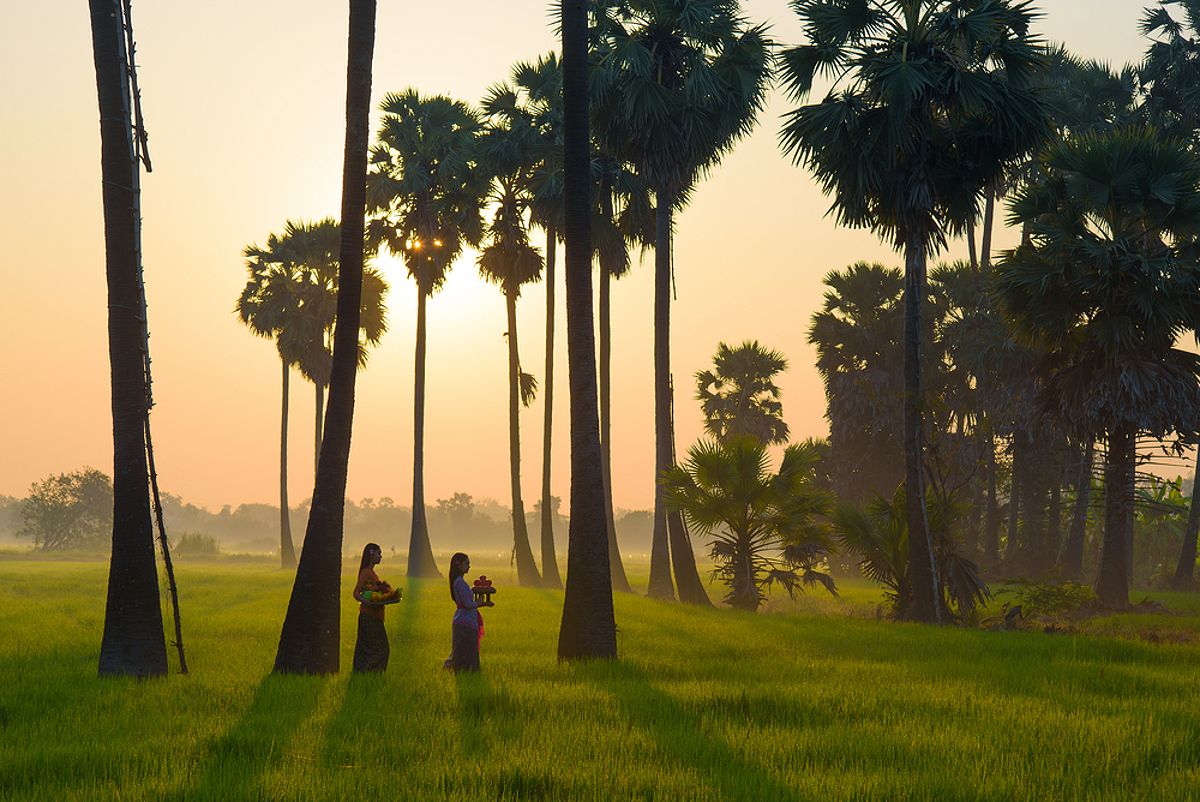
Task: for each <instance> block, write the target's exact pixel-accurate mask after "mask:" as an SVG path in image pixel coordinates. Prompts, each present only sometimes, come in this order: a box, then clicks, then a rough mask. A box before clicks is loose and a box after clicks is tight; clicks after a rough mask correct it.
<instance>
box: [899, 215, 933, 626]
mask: <svg viewBox="0 0 1200 802" xmlns="http://www.w3.org/2000/svg"><path fill="white" fill-rule="evenodd" d="M904 263H905V264H904V486H905V488H906V492H905V494H904V498H905V517H906V519H907V521H908V533H909V534H908V571H909V576H910V577H911V578H912V586H911V588H910V592H911V593H912V604H911V605H909V607H908V610H909V615H910V617H911V618H912V619H913V620H916V621H927V622H933V621H940V620H941V617H942V616H941V608H942V605H941V602H940V598H941V593H940V592H939V590H938V586H937V571H936V570H935V568H934V564H933V559H934V557H933V537H932V533H931V532H930V531H929V524H928V516H927V515H926V512H925V494H924V487H925V482H924V477H923V476H922V470H923V464H924V462H923V455H922V451H923V449H922V443H921V415H922V407H923V404H922V389H921V352H922V348H921V340H922V325H921V307H922V306H923V305H924V302H925V242H924V241H923V240H921V239H920V237H917V236H913V237H910V238H909V240H908V243H907V244H906V246H905V253H904Z"/></svg>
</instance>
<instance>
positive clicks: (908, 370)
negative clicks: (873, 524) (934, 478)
mask: <svg viewBox="0 0 1200 802" xmlns="http://www.w3.org/2000/svg"><path fill="white" fill-rule="evenodd" d="M985 236H986V234H985ZM904 262H905V265H904V487H905V493H904V498H905V503H904V504H905V519H906V520H907V522H908V573H909V576H910V577H911V581H912V587H911V588H910V592H911V593H912V604H911V605H909V606H908V611H909V617H910V618H912V619H913V620H914V621H928V622H932V621H940V620H941V593H940V591H939V590H938V586H937V575H936V573H935V572H934V569H933V539H932V537H931V533H930V532H929V526H928V520H927V516H926V514H925V497H924V492H923V488H924V486H925V483H924V477H923V476H922V475H921V471H922V470H923V456H922V451H923V449H922V443H921V415H922V407H923V404H922V390H921V350H922V348H921V346H922V343H921V340H922V326H921V307H922V306H923V305H924V302H925V243H924V242H923V241H921V240H920V239H919V238H911V239H910V240H909V242H908V244H907V245H906V247H905V254H904Z"/></svg>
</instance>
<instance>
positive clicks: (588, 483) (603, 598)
mask: <svg viewBox="0 0 1200 802" xmlns="http://www.w3.org/2000/svg"><path fill="white" fill-rule="evenodd" d="M562 44H563V47H562V52H563V184H564V199H563V200H564V216H563V222H564V228H563V232H564V234H565V235H566V236H565V240H566V268H567V269H566V276H567V356H568V359H569V361H570V387H571V524H570V531H569V535H568V537H569V543H568V550H567V583H566V594H565V597H564V599H563V615H562V623H561V625H560V627H559V632H558V657H559V659H560V660H573V659H610V660H611V659H615V658H616V656H617V625H616V620H615V618H614V617H613V601H612V580H611V574H610V571H609V566H608V536H607V533H606V527H605V525H604V475H603V471H602V468H601V463H600V431H599V429H600V424H599V419H598V417H597V413H596V344H595V339H594V334H593V329H592V327H593V318H592V271H591V262H592V243H591V214H590V211H591V205H592V203H591V199H590V194H591V193H590V184H591V181H590V180H589V179H590V172H591V171H590V166H591V165H590V159H589V150H590V136H589V134H588V6H587V0H563V2H562Z"/></svg>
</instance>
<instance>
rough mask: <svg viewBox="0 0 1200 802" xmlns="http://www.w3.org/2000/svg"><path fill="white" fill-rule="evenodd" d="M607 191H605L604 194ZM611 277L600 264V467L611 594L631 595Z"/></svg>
mask: <svg viewBox="0 0 1200 802" xmlns="http://www.w3.org/2000/svg"><path fill="white" fill-rule="evenodd" d="M605 191H607V189H606V190H605ZM611 206H612V202H611V201H606V209H605V213H606V214H607V215H608V216H609V217H610V218H611V217H612V209H611ZM611 301H612V276H611V274H610V273H609V272H608V268H607V267H605V265H604V263H603V260H601V264H600V300H599V304H600V466H601V470H602V471H603V473H604V521H605V524H606V527H607V529H608V568H609V571H610V572H611V574H612V586H613V590H617V591H620V592H621V593H632V592H633V588H631V587H630V586H629V579H628V578H626V576H625V565H624V563H623V562H622V561H621V547H620V546H619V545H618V544H617V521H616V516H615V514H614V512H613V496H612V319H611V316H610V308H611Z"/></svg>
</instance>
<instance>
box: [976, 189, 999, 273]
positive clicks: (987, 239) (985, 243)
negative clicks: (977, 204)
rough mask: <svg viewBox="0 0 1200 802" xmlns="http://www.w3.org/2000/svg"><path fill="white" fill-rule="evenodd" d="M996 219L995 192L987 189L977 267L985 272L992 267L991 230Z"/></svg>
mask: <svg viewBox="0 0 1200 802" xmlns="http://www.w3.org/2000/svg"><path fill="white" fill-rule="evenodd" d="M995 219H996V190H995V188H994V187H988V188H987V198H986V200H985V201H984V204H983V235H982V237H981V239H980V241H979V266H980V268H981V269H983V270H987V269H988V268H990V267H991V266H992V230H993V228H994V226H995Z"/></svg>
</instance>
